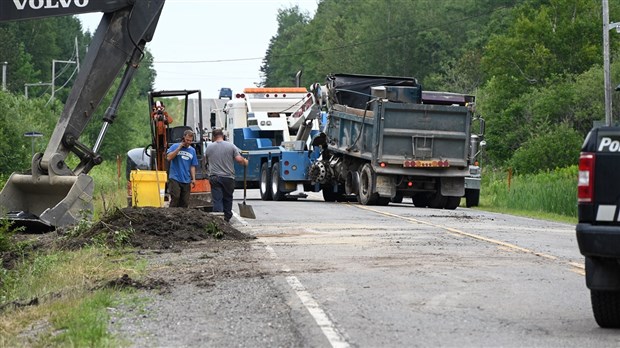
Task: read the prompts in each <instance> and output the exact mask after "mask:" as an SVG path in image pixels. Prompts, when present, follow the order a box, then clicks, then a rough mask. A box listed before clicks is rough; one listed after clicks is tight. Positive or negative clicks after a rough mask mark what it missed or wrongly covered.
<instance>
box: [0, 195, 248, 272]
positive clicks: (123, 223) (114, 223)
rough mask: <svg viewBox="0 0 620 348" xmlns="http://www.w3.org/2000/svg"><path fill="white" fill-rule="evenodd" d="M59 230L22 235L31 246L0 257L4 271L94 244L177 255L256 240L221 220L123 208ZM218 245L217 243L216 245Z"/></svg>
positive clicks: (191, 212)
mask: <svg viewBox="0 0 620 348" xmlns="http://www.w3.org/2000/svg"><path fill="white" fill-rule="evenodd" d="M78 229H79V231H77V232H76V227H71V228H59V229H57V230H56V231H54V232H48V233H44V234H29V233H18V234H15V235H14V236H13V239H14V243H18V242H27V244H28V247H27V248H23V249H22V250H20V251H19V252H5V253H2V254H1V255H0V257H1V261H2V265H3V267H4V268H7V269H10V268H12V267H13V265H14V264H15V261H16V260H17V259H18V258H19V257H22V256H24V251H25V252H26V254H28V253H30V252H34V251H45V250H54V249H65V250H75V249H79V248H82V247H84V246H87V245H90V244H94V243H99V244H101V243H105V244H107V245H109V246H111V247H117V246H130V247H134V248H136V249H137V250H138V252H144V251H145V250H150V251H155V250H157V251H159V252H162V251H165V250H169V251H173V252H178V251H180V250H183V249H185V248H191V247H192V246H191V244H192V243H193V242H199V241H208V240H211V241H213V242H214V244H226V243H222V242H224V241H246V240H251V239H254V238H255V237H254V236H251V235H249V234H246V233H243V232H241V231H239V230H238V229H236V228H235V227H234V226H233V225H232V224H230V223H228V222H225V221H224V220H223V218H222V217H221V216H217V215H215V214H212V213H208V212H203V211H200V210H196V209H187V208H150V207H143V208H123V209H115V210H113V211H111V212H110V213H108V214H106V215H105V216H103V217H102V218H101V219H100V220H99V221H97V222H96V223H94V224H93V225H90V226H88V225H85V226H81V227H78ZM215 241H217V243H215Z"/></svg>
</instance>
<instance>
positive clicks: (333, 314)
mask: <svg viewBox="0 0 620 348" xmlns="http://www.w3.org/2000/svg"><path fill="white" fill-rule="evenodd" d="M242 193H243V192H242V191H241V190H237V191H236V193H235V195H236V197H237V198H241V197H242ZM248 197H249V199H248V201H247V204H249V205H251V206H252V209H253V210H254V212H255V213H256V215H257V219H255V220H250V219H242V218H239V217H237V219H236V221H235V222H234V223H235V226H236V227H238V228H239V229H240V230H242V231H245V232H248V233H251V234H253V235H255V236H257V237H258V238H257V239H256V240H254V241H252V242H251V244H250V247H249V248H248V249H247V250H245V251H244V252H245V253H246V254H245V256H239V255H238V254H237V256H236V257H233V258H231V259H230V260H229V263H235V262H238V263H239V264H240V265H238V267H237V270H236V271H232V272H230V273H231V274H232V275H231V276H230V277H228V278H226V279H219V280H218V281H217V282H216V283H215V284H214V285H213V286H212V287H210V288H209V289H208V290H205V289H200V288H196V287H194V285H191V284H190V285H187V286H185V287H184V288H183V289H177V290H174V291H173V293H172V294H171V295H167V296H163V297H162V296H159V297H157V298H156V300H155V303H153V305H152V306H149V308H148V310H149V311H151V312H150V313H149V314H148V317H149V320H148V321H149V322H151V324H144V325H143V327H142V329H139V330H138V331H140V330H142V331H140V332H141V333H140V337H148V339H141V340H133V341H134V345H136V346H142V345H144V346H147V345H148V346H212V347H220V346H221V347H231V346H239V347H330V346H331V347H589V346H591V347H617V346H619V345H620V335H619V333H618V331H616V330H608V329H600V328H599V327H598V326H597V325H596V323H595V321H594V319H593V316H592V312H591V307H590V300H589V291H588V289H587V288H586V286H585V280H584V267H583V257H582V256H581V255H580V254H579V251H578V247H577V243H576V240H575V226H574V225H569V224H562V223H554V222H548V221H542V220H535V219H528V218H520V217H515V216H510V215H503V214H495V213H487V212H482V211H479V210H472V209H467V208H458V209H456V210H452V211H450V210H438V209H426V208H424V209H422V208H416V207H414V206H413V205H412V204H411V203H410V200H408V199H405V203H402V204H390V205H389V206H385V207H377V206H374V207H369V206H361V205H359V204H357V203H326V202H323V200H322V198H321V196H320V195H319V194H317V195H314V194H312V195H311V196H310V197H308V198H307V199H301V200H298V201H290V202H265V201H261V200H260V199H258V191H257V190H250V191H248ZM238 202H241V200H240V199H237V200H236V201H235V210H237V207H236V205H237V203H238ZM235 274H238V275H239V276H235ZM188 294H191V295H188ZM187 297H191V299H192V300H191V301H189V302H188V303H185V304H183V307H182V308H183V309H182V310H180V311H179V310H178V308H179V306H180V303H181V302H183V301H188V300H187ZM175 301H176V303H175ZM197 303H200V305H197ZM171 306H172V307H174V308H177V312H176V314H171V313H170V312H167V311H166V308H167V307H171ZM158 321H159V322H161V321H166V322H167V323H168V326H161V325H160V326H157V325H156V324H153V323H156V322H158ZM170 323H176V325H173V324H170ZM148 325H152V327H150V328H148ZM145 328H146V329H145ZM145 330H146V331H145ZM134 333H135V331H134ZM136 337H137V336H136Z"/></svg>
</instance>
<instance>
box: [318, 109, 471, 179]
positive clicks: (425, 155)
mask: <svg viewBox="0 0 620 348" xmlns="http://www.w3.org/2000/svg"><path fill="white" fill-rule="evenodd" d="M371 105H372V107H371V108H370V109H369V110H363V109H356V108H352V107H348V106H344V105H334V107H333V109H332V112H331V113H330V120H329V123H328V127H327V129H326V132H327V136H328V139H330V143H329V149H330V150H331V151H335V152H340V153H343V154H346V155H349V156H354V157H358V158H361V159H364V160H368V161H371V163H372V164H373V167H377V166H378V165H379V163H382V162H383V163H385V164H388V165H393V166H390V167H391V170H397V169H396V168H401V169H403V170H404V171H405V172H410V171H411V170H409V169H415V170H416V171H421V172H424V173H425V174H424V175H428V174H431V175H432V174H437V175H445V173H446V170H440V171H429V168H430V167H441V169H447V168H453V169H454V168H460V169H464V168H466V167H467V165H468V163H467V159H468V157H467V156H468V144H469V134H470V120H471V117H470V113H469V110H468V108H467V107H465V106H453V105H430V104H415V103H400V102H390V101H387V100H384V99H383V100H378V101H375V102H373V103H372V104H371ZM377 169H378V171H379V172H381V171H385V169H383V170H382V169H381V168H377ZM403 170H400V171H401V172H402V171H403ZM459 175H460V174H459Z"/></svg>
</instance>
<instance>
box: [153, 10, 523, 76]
mask: <svg viewBox="0 0 620 348" xmlns="http://www.w3.org/2000/svg"><path fill="white" fill-rule="evenodd" d="M512 7H513V6H499V7H497V8H495V9H493V10H492V11H490V12H485V13H481V14H478V15H474V16H470V17H464V18H461V19H458V20H454V21H450V22H445V23H443V24H439V25H434V26H430V27H426V28H421V29H418V30H415V31H412V32H405V33H401V34H398V35H387V36H382V37H379V38H376V39H372V40H367V41H360V42H356V43H351V44H347V45H342V46H336V47H330V48H324V49H319V50H313V51H305V52H301V53H300V52H295V53H288V54H279V55H276V56H273V58H281V57H290V56H299V55H307V54H315V53H321V52H330V51H337V50H342V49H348V48H352V47H358V46H362V45H366V44H371V43H375V42H379V41H385V40H388V39H399V38H402V37H407V36H410V35H414V34H417V33H420V32H423V31H426V30H430V29H439V28H444V27H450V26H453V25H454V24H455V23H461V22H464V21H469V20H472V19H476V18H480V17H485V16H489V15H491V14H493V13H495V12H497V11H500V10H504V9H509V8H512ZM263 59H265V57H251V58H231V59H212V60H163V61H153V63H154V64H206V63H227V62H240V61H250V60H263Z"/></svg>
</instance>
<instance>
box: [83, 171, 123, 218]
mask: <svg viewBox="0 0 620 348" xmlns="http://www.w3.org/2000/svg"><path fill="white" fill-rule="evenodd" d="M124 173H125V168H124V165H120V163H115V162H103V163H102V164H101V165H99V166H96V167H95V168H93V170H92V171H91V172H90V173H89V175H91V176H92V177H93V179H94V180H95V192H94V193H93V206H94V212H93V218H94V219H95V220H98V219H99V218H100V217H101V216H103V215H105V214H106V213H108V212H109V211H111V210H113V209H114V208H123V207H126V206H127V179H126V178H125V175H124Z"/></svg>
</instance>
